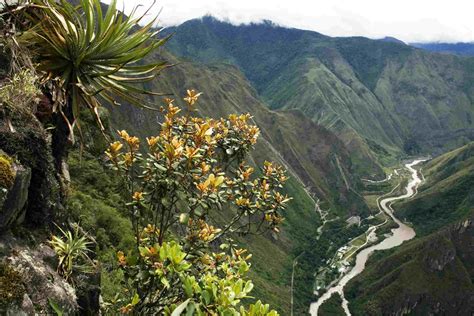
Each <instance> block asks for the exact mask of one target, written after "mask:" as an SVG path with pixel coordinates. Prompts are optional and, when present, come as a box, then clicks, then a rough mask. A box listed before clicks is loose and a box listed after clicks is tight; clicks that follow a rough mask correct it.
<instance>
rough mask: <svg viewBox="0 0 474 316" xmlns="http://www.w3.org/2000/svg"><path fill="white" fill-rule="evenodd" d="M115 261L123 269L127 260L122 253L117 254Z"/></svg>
mask: <svg viewBox="0 0 474 316" xmlns="http://www.w3.org/2000/svg"><path fill="white" fill-rule="evenodd" d="M117 259H118V262H119V266H122V267H123V266H126V265H127V258H125V255H124V253H123V251H119V252H117Z"/></svg>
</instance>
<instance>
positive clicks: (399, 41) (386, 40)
mask: <svg viewBox="0 0 474 316" xmlns="http://www.w3.org/2000/svg"><path fill="white" fill-rule="evenodd" d="M379 41H382V42H390V43H398V44H403V45H406V43H405V42H404V41H402V40H399V39H398V38H395V37H391V36H385V37H384V38H381V39H379Z"/></svg>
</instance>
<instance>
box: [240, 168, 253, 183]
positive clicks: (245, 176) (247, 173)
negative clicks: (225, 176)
mask: <svg viewBox="0 0 474 316" xmlns="http://www.w3.org/2000/svg"><path fill="white" fill-rule="evenodd" d="M253 171H254V169H253V168H252V167H249V168H247V170H245V171H244V172H242V178H243V179H244V180H245V181H247V180H248V179H249V178H250V175H251V174H252V173H253Z"/></svg>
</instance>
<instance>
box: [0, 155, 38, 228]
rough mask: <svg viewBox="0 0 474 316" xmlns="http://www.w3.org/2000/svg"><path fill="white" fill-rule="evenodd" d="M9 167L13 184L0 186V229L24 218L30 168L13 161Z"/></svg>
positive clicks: (20, 221) (17, 222)
mask: <svg viewBox="0 0 474 316" xmlns="http://www.w3.org/2000/svg"><path fill="white" fill-rule="evenodd" d="M11 169H12V174H13V175H14V180H13V184H12V185H11V187H10V188H5V187H3V188H2V191H3V192H2V195H3V198H0V231H4V230H6V229H8V228H9V227H11V226H14V225H15V224H21V223H22V222H23V221H24V219H25V212H26V202H27V201H28V189H29V187H30V181H31V169H30V168H25V167H24V166H22V165H19V164H15V163H13V164H12V166H11Z"/></svg>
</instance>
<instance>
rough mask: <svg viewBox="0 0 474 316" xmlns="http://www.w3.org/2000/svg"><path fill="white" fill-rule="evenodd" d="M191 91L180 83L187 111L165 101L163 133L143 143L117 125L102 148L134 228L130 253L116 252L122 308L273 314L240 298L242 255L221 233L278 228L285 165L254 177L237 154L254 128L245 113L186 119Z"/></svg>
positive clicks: (243, 292)
mask: <svg viewBox="0 0 474 316" xmlns="http://www.w3.org/2000/svg"><path fill="white" fill-rule="evenodd" d="M199 95H200V94H199V93H197V92H196V91H194V90H188V92H187V96H186V97H185V98H184V100H185V101H186V105H187V111H185V112H186V113H185V115H180V113H181V109H180V108H179V107H177V106H176V105H175V101H174V100H171V99H166V100H165V103H166V107H165V108H163V109H162V111H163V115H164V122H163V123H162V124H161V131H160V132H159V134H158V135H156V136H152V137H149V138H147V139H146V145H145V146H144V147H145V148H141V147H140V146H141V144H142V143H143V142H142V141H141V140H140V139H139V138H137V137H135V136H131V135H129V134H128V133H127V132H126V131H120V132H119V137H120V140H118V141H116V142H113V143H112V144H110V147H109V149H108V150H107V152H106V154H107V156H108V158H109V160H110V163H111V166H112V167H113V168H114V169H115V170H117V171H118V173H119V174H120V175H121V176H122V177H123V179H124V184H125V185H124V187H125V188H126V195H127V196H128V197H129V203H128V207H129V212H130V213H129V214H130V217H131V220H132V223H133V226H134V229H135V235H136V236H135V237H136V252H135V253H129V254H124V253H122V252H119V254H118V259H119V265H120V267H121V268H122V269H123V271H124V273H125V276H126V284H125V285H126V288H127V290H126V291H124V293H123V294H124V295H123V297H122V309H121V311H122V312H130V313H134V314H160V315H161V314H165V315H179V314H180V313H181V312H182V313H183V315H184V314H186V315H194V314H197V315H276V312H274V311H269V308H268V306H267V305H264V304H261V303H260V302H257V303H256V304H255V305H251V306H249V307H247V308H246V307H244V306H243V305H242V299H244V298H249V293H250V291H251V290H252V287H253V285H252V283H251V281H246V280H245V275H246V273H247V271H248V270H249V267H250V264H249V263H248V259H249V258H250V256H249V255H246V254H245V250H242V249H237V247H236V246H235V245H232V244H231V242H230V243H228V242H227V241H226V239H225V238H226V236H228V234H229V233H233V234H248V233H263V232H265V231H266V229H271V230H273V231H274V232H278V230H279V228H278V227H279V224H280V223H281V222H282V220H283V218H282V215H281V212H282V210H283V209H284V208H285V206H286V203H287V202H288V201H289V198H288V197H287V196H284V195H283V194H282V193H281V192H280V191H281V188H282V185H283V184H284V182H285V181H286V179H287V177H286V175H285V171H284V170H283V169H282V168H281V167H279V166H277V165H275V164H273V163H270V162H265V164H264V166H263V168H262V170H261V171H260V175H259V176H255V173H256V172H255V171H254V169H253V168H252V167H250V166H248V165H246V164H245V163H244V161H243V159H244V157H245V156H246V154H247V153H248V151H249V150H250V149H251V148H252V147H253V145H254V144H255V143H256V141H257V137H258V135H259V129H258V128H257V127H256V126H254V125H251V124H249V121H250V119H251V117H250V115H248V114H244V115H240V116H238V115H230V116H229V118H228V119H220V120H215V119H208V118H207V119H204V118H198V117H193V116H192V115H191V114H192V112H193V111H194V110H195V106H196V101H197V100H198V98H199ZM223 208H226V209H228V210H226V212H225V214H232V213H233V215H231V217H230V219H228V220H223V219H222V216H223V214H221V210H222V209H223ZM216 218H220V220H217V219H216ZM219 224H220V226H221V228H217V227H218V225H219ZM219 244H220V247H221V249H220V250H219V251H216V250H217V249H218V248H219V247H218V245H219Z"/></svg>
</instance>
